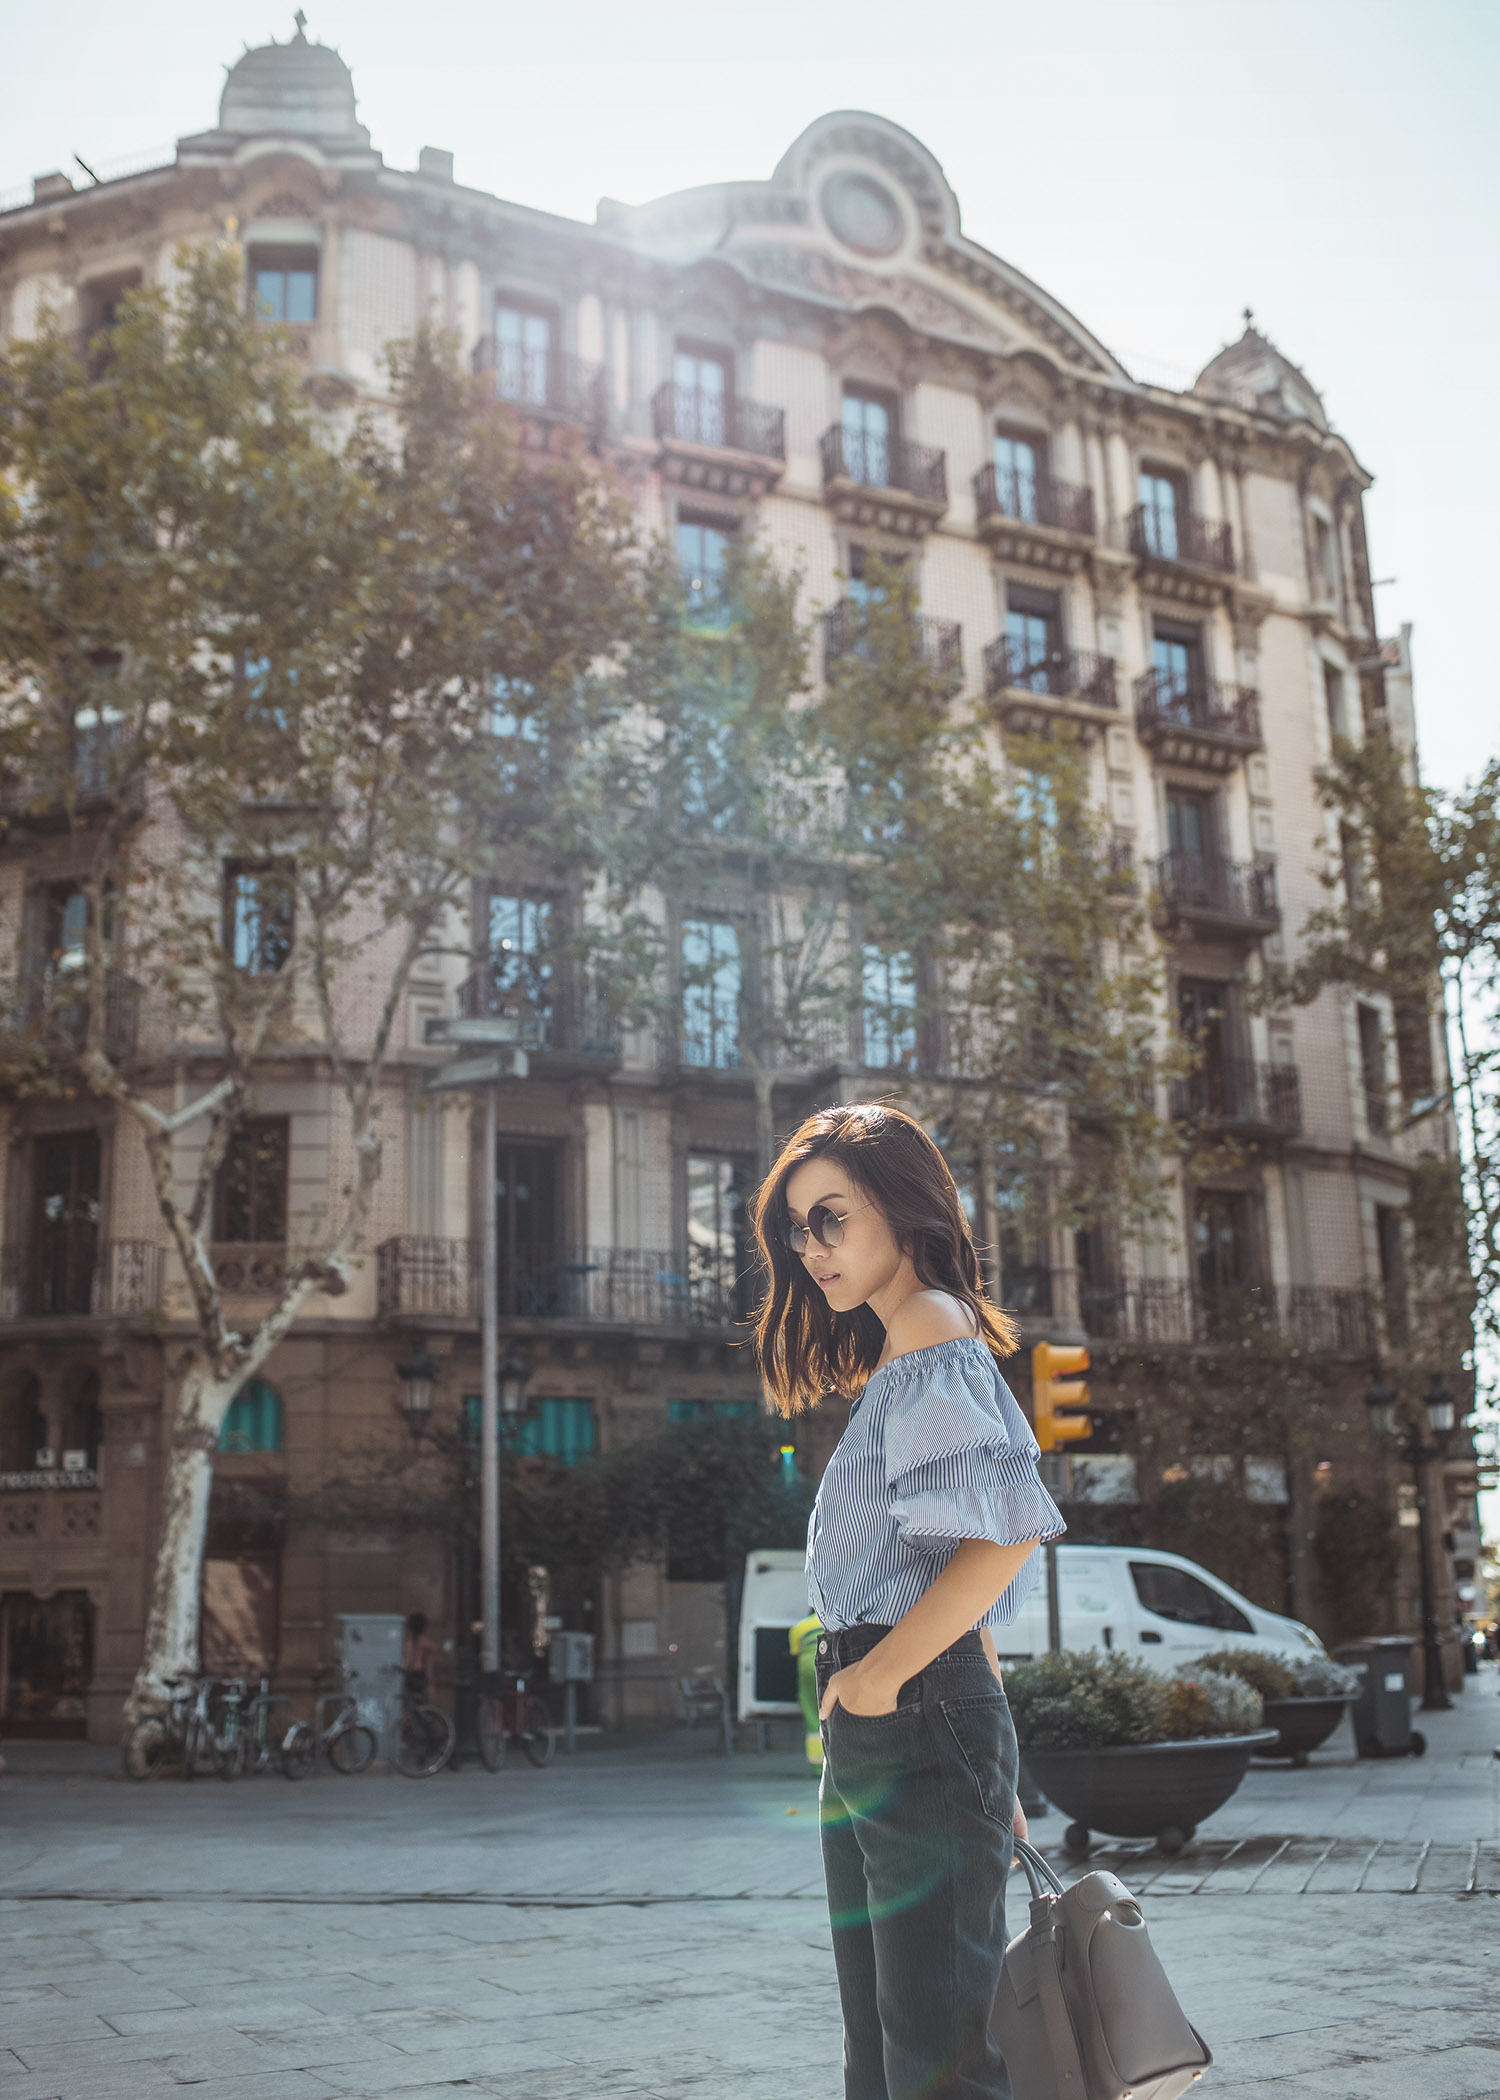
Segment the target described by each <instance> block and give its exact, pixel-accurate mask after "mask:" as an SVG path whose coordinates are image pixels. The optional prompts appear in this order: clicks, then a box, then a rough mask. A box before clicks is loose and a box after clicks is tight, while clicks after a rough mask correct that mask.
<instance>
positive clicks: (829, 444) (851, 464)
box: [818, 423, 948, 508]
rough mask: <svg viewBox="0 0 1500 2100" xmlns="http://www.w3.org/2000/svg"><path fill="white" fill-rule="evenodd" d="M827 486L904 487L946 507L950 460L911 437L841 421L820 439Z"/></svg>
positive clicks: (819, 446) (930, 501)
mask: <svg viewBox="0 0 1500 2100" xmlns="http://www.w3.org/2000/svg"><path fill="white" fill-rule="evenodd" d="M818 450H819V453H820V455H821V457H822V461H823V486H824V487H825V488H826V487H827V486H828V484H829V483H830V482H834V481H852V482H855V483H857V484H858V485H859V486H860V487H862V488H872V489H902V490H904V491H905V492H906V494H907V495H909V496H915V497H917V498H918V499H919V501H921V502H923V503H932V504H936V505H938V506H939V507H941V508H946V506H947V502H948V463H947V457H946V455H945V454H944V453H943V452H941V451H939V449H938V448H937V446H935V445H918V444H914V443H913V442H912V440H911V439H910V438H902V437H881V436H880V435H879V434H878V433H877V432H874V431H867V430H846V429H845V428H844V426H843V424H842V423H835V424H834V425H833V427H832V428H831V429H829V430H825V431H824V433H823V435H822V437H821V438H820V439H819V441H818Z"/></svg>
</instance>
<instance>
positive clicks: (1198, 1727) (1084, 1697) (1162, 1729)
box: [1005, 1648, 1260, 1753]
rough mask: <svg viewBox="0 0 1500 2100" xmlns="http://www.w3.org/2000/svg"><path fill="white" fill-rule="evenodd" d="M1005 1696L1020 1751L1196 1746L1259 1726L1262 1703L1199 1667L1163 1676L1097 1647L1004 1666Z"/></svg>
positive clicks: (1234, 1682) (1238, 1683)
mask: <svg viewBox="0 0 1500 2100" xmlns="http://www.w3.org/2000/svg"><path fill="white" fill-rule="evenodd" d="M1005 1691H1006V1696H1007V1698H1008V1699H1009V1701H1010V1710H1011V1714H1012V1716H1013V1718H1014V1720H1015V1724H1016V1736H1017V1738H1018V1740H1019V1742H1020V1745H1021V1749H1022V1752H1023V1753H1024V1752H1026V1751H1027V1750H1107V1749H1112V1748H1117V1747H1122V1746H1124V1745H1126V1744H1130V1743H1165V1742H1188V1741H1197V1740H1198V1739H1199V1738H1201V1737H1204V1736H1211V1735H1243V1734H1244V1733H1246V1732H1247V1731H1248V1730H1250V1729H1252V1728H1258V1727H1259V1726H1260V1698H1259V1696H1258V1694H1257V1693H1256V1692H1254V1691H1253V1690H1252V1689H1251V1688H1250V1687H1249V1686H1248V1685H1246V1684H1245V1683H1244V1682H1243V1681H1242V1680H1241V1679H1239V1678H1236V1677H1231V1676H1228V1675H1226V1674H1224V1673H1223V1672H1221V1671H1217V1670H1213V1669H1208V1668H1205V1667H1203V1666H1202V1665H1199V1664H1195V1665H1194V1666H1193V1669H1192V1671H1191V1672H1190V1673H1189V1672H1186V1671H1179V1672H1178V1674H1177V1675H1176V1676H1175V1677H1161V1676H1158V1675H1157V1673H1156V1672H1155V1671H1154V1670H1152V1669H1150V1668H1149V1667H1148V1666H1147V1664H1145V1663H1141V1662H1133V1661H1132V1660H1131V1658H1130V1657H1129V1656H1127V1655H1121V1654H1119V1653H1111V1652H1109V1651H1106V1650H1104V1649H1100V1648H1083V1649H1070V1650H1065V1651H1064V1652H1063V1653H1062V1654H1061V1655H1039V1656H1036V1657H1034V1658H1033V1659H1032V1660H1031V1661H1029V1662H1021V1663H1011V1664H1008V1665H1007V1667H1006V1671H1005Z"/></svg>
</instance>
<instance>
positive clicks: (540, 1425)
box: [515, 1397, 596, 1466]
mask: <svg viewBox="0 0 1500 2100" xmlns="http://www.w3.org/2000/svg"><path fill="white" fill-rule="evenodd" d="M515 1441H516V1449H517V1451H518V1452H519V1453H520V1455H521V1457H522V1458H546V1459H550V1460H551V1461H552V1463H553V1464H554V1465H559V1466H576V1465H577V1464H578V1462H579V1461H580V1459H585V1458H591V1457H592V1456H593V1453H594V1448H595V1442H596V1430H595V1421H594V1403H593V1401H592V1400H555V1399H552V1398H550V1397H549V1398H546V1399H541V1400H537V1401H534V1402H533V1403H532V1408H531V1412H530V1413H528V1414H527V1415H525V1416H524V1417H523V1418H522V1420H521V1421H520V1422H519V1423H518V1424H517V1425H516V1432H515Z"/></svg>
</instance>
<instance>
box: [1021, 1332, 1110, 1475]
mask: <svg viewBox="0 0 1500 2100" xmlns="http://www.w3.org/2000/svg"><path fill="white" fill-rule="evenodd" d="M1088 1367H1089V1352H1088V1351H1087V1349H1082V1348H1077V1347H1070V1348H1060V1347H1059V1346H1058V1344H1057V1343H1056V1342H1038V1343H1037V1345H1036V1347H1035V1348H1034V1349H1033V1350H1032V1352H1031V1415H1032V1421H1033V1423H1034V1425H1035V1429H1036V1440H1037V1444H1038V1446H1039V1447H1040V1449H1041V1450H1043V1451H1055V1450H1056V1449H1057V1447H1058V1445H1059V1444H1075V1443H1077V1441H1078V1440H1079V1438H1080V1437H1086V1436H1092V1435H1093V1431H1094V1425H1093V1423H1092V1422H1091V1421H1090V1420H1089V1418H1088V1416H1087V1415H1086V1414H1083V1413H1080V1412H1079V1411H1078V1410H1080V1409H1083V1408H1086V1407H1087V1406H1088V1404H1089V1389H1088V1387H1087V1385H1085V1384H1084V1382H1083V1373H1084V1372H1085V1371H1086V1370H1087V1369H1088Z"/></svg>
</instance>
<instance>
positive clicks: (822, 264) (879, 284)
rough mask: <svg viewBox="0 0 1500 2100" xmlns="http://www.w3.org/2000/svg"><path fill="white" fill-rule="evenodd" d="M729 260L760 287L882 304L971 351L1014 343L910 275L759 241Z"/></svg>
mask: <svg viewBox="0 0 1500 2100" xmlns="http://www.w3.org/2000/svg"><path fill="white" fill-rule="evenodd" d="M733 259H734V261H735V262H736V263H737V264H738V266H739V267H740V268H741V269H742V270H744V271H745V272H746V274H747V275H748V276H751V277H753V278H754V279H755V280H756V282H757V283H760V284H765V285H774V286H778V287H781V288H784V289H785V290H788V291H793V292H800V293H802V294H804V295H805V296H810V297H812V298H815V299H818V300H820V301H823V302H825V303H826V304H828V305H830V306H843V307H876V306H883V307H886V308H888V309H889V310H890V311H891V312H892V313H895V314H899V315H900V316H901V318H902V320H904V321H909V322H910V323H911V325H912V327H914V328H919V329H921V331H922V332H923V334H925V335H939V336H947V337H950V338H952V339H956V340H957V341H959V342H963V343H970V344H972V345H973V346H974V347H975V348H976V349H982V350H991V351H1001V352H1003V351H1006V350H1009V349H1010V348H1011V347H1012V343H1013V340H1014V339H1013V338H1008V337H1007V336H1006V335H1004V334H1003V333H1002V332H1001V330H1000V329H999V328H998V327H995V326H992V325H990V324H989V323H987V322H986V321H984V320H982V319H981V318H980V317H979V315H978V314H976V313H973V312H972V311H971V310H970V309H969V308H967V307H964V306H960V305H959V303H958V301H957V300H956V299H949V298H946V297H945V296H944V295H943V294H942V293H941V292H936V291H933V290H932V288H931V287H930V286H928V285H925V284H919V283H918V282H917V281H916V280H915V279H913V278H910V277H897V276H889V277H888V276H886V275H884V274H883V273H881V272H877V271H875V270H862V269H860V268H858V267H857V265H855V264H853V263H844V262H840V261H838V260H837V258H836V257H834V256H832V255H828V254H826V253H825V252H824V251H823V250H821V249H818V248H783V247H780V246H773V245H771V244H769V243H761V242H755V243H753V244H752V243H748V242H747V243H746V244H744V245H743V246H740V247H737V248H736V249H735V250H734V258H733Z"/></svg>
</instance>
